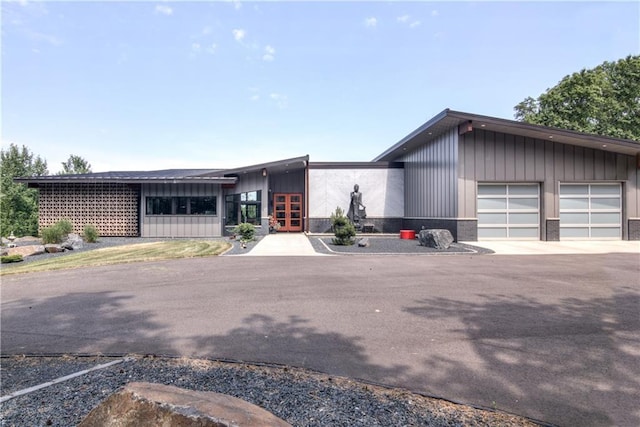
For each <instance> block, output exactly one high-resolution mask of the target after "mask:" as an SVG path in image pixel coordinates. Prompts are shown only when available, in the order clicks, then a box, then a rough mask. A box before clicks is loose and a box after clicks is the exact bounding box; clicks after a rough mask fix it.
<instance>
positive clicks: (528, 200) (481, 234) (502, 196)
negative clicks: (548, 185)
mask: <svg viewBox="0 0 640 427" xmlns="http://www.w3.org/2000/svg"><path fill="white" fill-rule="evenodd" d="M477 206H478V212H477V216H478V238H479V239H509V238H515V239H539V238H540V225H539V224H540V186H539V185H538V184H478V205H477Z"/></svg>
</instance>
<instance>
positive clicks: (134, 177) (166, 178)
mask: <svg viewBox="0 0 640 427" xmlns="http://www.w3.org/2000/svg"><path fill="white" fill-rule="evenodd" d="M217 172H220V169H164V170H157V171H118V172H97V173H83V174H71V175H47V176H33V177H21V178H16V179H15V181H16V182H24V183H28V184H44V183H66V184H70V183H93V184H95V183H100V182H119V183H123V184H139V183H145V182H155V183H185V182H186V183H194V184H201V183H215V184H224V183H234V182H235V181H236V179H235V178H233V177H225V176H207V174H213V173H217Z"/></svg>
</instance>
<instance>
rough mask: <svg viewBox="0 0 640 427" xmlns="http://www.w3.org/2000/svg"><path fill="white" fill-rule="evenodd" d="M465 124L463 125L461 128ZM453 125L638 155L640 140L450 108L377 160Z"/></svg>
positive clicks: (397, 154)
mask: <svg viewBox="0 0 640 427" xmlns="http://www.w3.org/2000/svg"><path fill="white" fill-rule="evenodd" d="M461 127H462V128H463V129H461ZM452 128H458V129H461V130H460V132H467V131H473V130H477V129H481V130H485V131H491V132H501V133H506V134H512V135H519V136H523V137H526V138H534V139H538V140H543V141H553V142H558V143H561V144H570V145H575V146H579V147H585V148H592V149H598V150H604V151H610V152H614V153H620V154H627V155H631V156H637V155H639V154H640V142H637V141H632V140H628V139H620V138H611V137H606V136H599V135H593V134H588V133H582V132H576V131H571V130H566V129H559V128H553V127H548V126H540V125H534V124H530V123H525V122H518V121H515V120H507V119H499V118H496V117H489V116H482V115H479V114H470V113H464V112H460V111H452V110H449V109H446V110H444V111H442V112H441V113H440V114H438V115H436V116H435V117H433V118H432V119H431V120H429V121H428V122H426V123H425V124H423V125H422V126H420V127H419V128H418V129H416V130H414V131H413V132H411V133H410V134H409V135H407V136H406V137H404V138H403V139H401V140H400V141H399V142H398V143H397V144H395V145H393V146H392V147H391V148H389V149H388V150H386V151H385V152H383V153H382V154H380V155H379V156H378V157H376V158H375V159H373V161H393V160H396V159H397V158H399V157H400V156H402V155H403V154H404V153H405V152H407V151H411V150H413V149H414V148H417V147H419V146H421V145H423V144H426V143H428V142H430V141H432V140H433V139H435V138H437V137H438V136H440V135H442V134H443V133H444V132H447V131H449V130H451V129H452Z"/></svg>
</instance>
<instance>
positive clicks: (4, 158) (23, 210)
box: [0, 144, 49, 236]
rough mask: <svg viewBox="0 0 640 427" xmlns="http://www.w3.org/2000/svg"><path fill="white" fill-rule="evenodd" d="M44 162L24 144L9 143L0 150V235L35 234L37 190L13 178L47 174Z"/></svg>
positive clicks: (36, 230) (36, 227)
mask: <svg viewBox="0 0 640 427" xmlns="http://www.w3.org/2000/svg"><path fill="white" fill-rule="evenodd" d="M48 173H49V171H48V170H47V162H46V161H45V160H42V159H41V158H40V156H34V155H33V153H31V151H29V149H28V148H27V147H26V146H24V145H23V146H22V149H20V148H19V147H18V146H17V145H15V144H10V145H9V147H8V148H7V149H6V150H2V151H0V235H2V236H8V235H9V234H11V233H14V234H15V235H16V236H25V235H37V233H38V190H35V189H32V188H27V186H26V185H25V184H20V183H15V182H13V178H17V177H26V176H40V175H47V174H48Z"/></svg>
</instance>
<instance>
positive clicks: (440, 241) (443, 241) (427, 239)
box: [418, 228, 453, 249]
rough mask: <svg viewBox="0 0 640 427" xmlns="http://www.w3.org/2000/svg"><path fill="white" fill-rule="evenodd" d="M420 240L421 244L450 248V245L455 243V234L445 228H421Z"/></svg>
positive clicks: (436, 247)
mask: <svg viewBox="0 0 640 427" xmlns="http://www.w3.org/2000/svg"><path fill="white" fill-rule="evenodd" d="M418 241H419V242H420V245H421V246H426V247H429V248H435V249H449V246H451V244H452V243H453V236H452V235H451V232H450V231H449V230H444V229H438V228H436V229H432V230H420V233H419V234H418Z"/></svg>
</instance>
